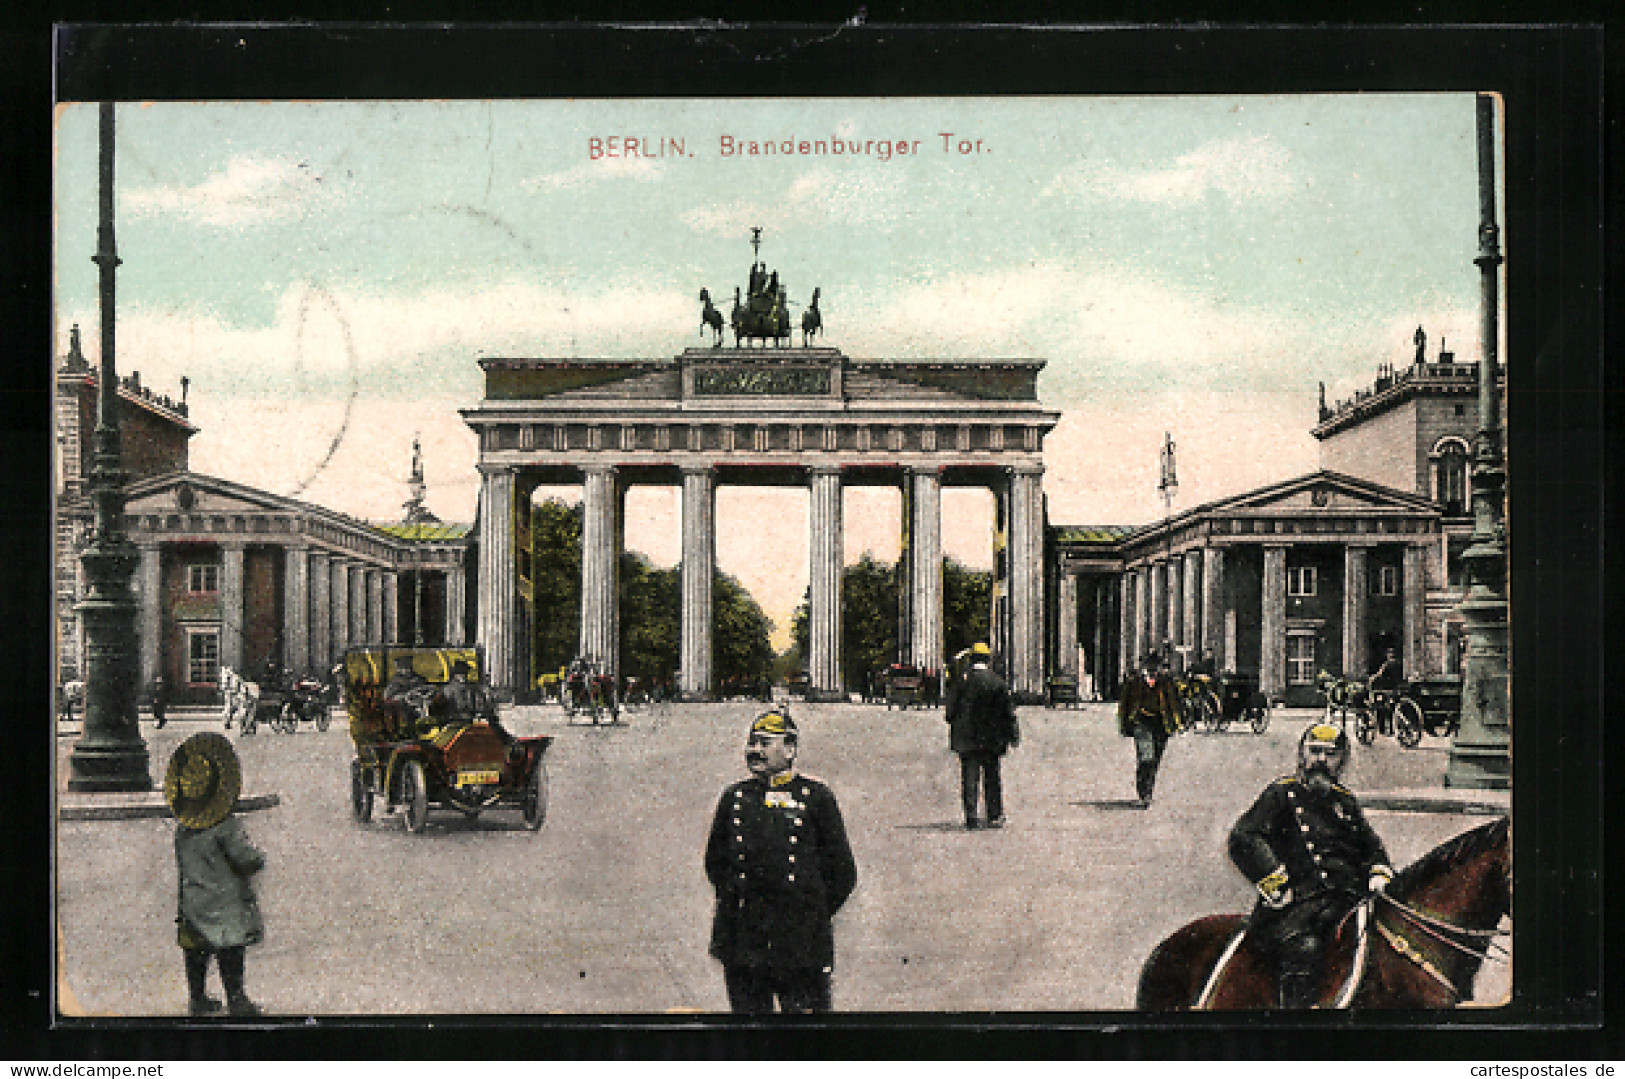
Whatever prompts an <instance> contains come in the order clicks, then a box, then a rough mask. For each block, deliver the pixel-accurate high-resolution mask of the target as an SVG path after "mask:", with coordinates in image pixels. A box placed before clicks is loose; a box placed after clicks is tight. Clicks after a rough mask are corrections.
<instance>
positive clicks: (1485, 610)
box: [1445, 94, 1512, 790]
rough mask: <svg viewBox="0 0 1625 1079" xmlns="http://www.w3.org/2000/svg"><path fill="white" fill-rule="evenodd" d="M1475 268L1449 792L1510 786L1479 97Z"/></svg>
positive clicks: (1494, 306)
mask: <svg viewBox="0 0 1625 1079" xmlns="http://www.w3.org/2000/svg"><path fill="white" fill-rule="evenodd" d="M1478 205H1479V226H1478V257H1477V258H1476V259H1474V260H1473V261H1474V262H1475V263H1477V264H1478V268H1479V271H1480V275H1481V278H1482V283H1483V300H1482V303H1483V321H1482V323H1481V329H1480V337H1481V343H1482V352H1483V355H1482V358H1481V359H1480V360H1479V363H1478V437H1477V439H1476V441H1475V444H1474V453H1473V459H1474V460H1473V536H1472V542H1471V544H1470V545H1469V546H1468V548H1467V550H1466V551H1464V552H1462V561H1463V562H1465V563H1466V565H1467V573H1468V580H1469V582H1470V584H1469V587H1468V591H1467V598H1466V600H1465V601H1463V603H1462V605H1461V612H1462V617H1463V619H1464V620H1465V621H1466V630H1467V661H1466V671H1465V673H1464V675H1463V677H1462V685H1461V728H1460V729H1459V730H1458V731H1457V732H1456V737H1455V739H1454V740H1453V741H1452V742H1451V745H1450V764H1449V767H1448V768H1447V770H1446V772H1445V785H1446V786H1448V787H1477V788H1480V789H1489V790H1505V789H1507V788H1508V787H1509V786H1510V784H1511V763H1512V762H1511V754H1510V747H1511V742H1512V738H1511V704H1510V700H1509V694H1508V686H1507V682H1508V675H1507V672H1508V663H1507V595H1506V566H1507V555H1506V529H1505V526H1504V524H1503V523H1502V520H1503V517H1502V510H1503V506H1504V505H1505V495H1506V471H1505V469H1504V467H1503V465H1502V460H1503V458H1502V452H1501V393H1500V386H1499V384H1498V382H1497V379H1498V377H1499V375H1500V371H1499V369H1498V367H1497V364H1496V354H1497V350H1498V347H1499V333H1498V322H1497V315H1498V311H1499V302H1498V281H1499V274H1500V267H1501V261H1502V260H1501V242H1500V230H1499V228H1498V227H1497V225H1496V222H1495V99H1494V98H1493V97H1491V96H1490V95H1488V94H1480V95H1479V96H1478Z"/></svg>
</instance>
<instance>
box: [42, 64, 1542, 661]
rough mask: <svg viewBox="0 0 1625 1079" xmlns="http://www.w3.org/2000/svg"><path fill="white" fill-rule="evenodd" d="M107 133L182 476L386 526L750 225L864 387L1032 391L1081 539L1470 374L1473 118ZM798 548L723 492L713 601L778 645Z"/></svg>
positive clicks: (1097, 115)
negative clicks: (171, 410) (751, 602)
mask: <svg viewBox="0 0 1625 1079" xmlns="http://www.w3.org/2000/svg"><path fill="white" fill-rule="evenodd" d="M115 112H116V141H115V157H116V189H117V190H116V200H115V218H116V230H117V245H118V254H119V256H120V258H121V259H122V265H121V266H120V267H119V273H118V320H119V321H118V327H119V336H118V345H117V347H118V356H117V362H118V368H119V370H120V372H121V373H127V372H130V371H139V372H140V375H141V380H142V382H143V383H144V384H146V385H149V386H152V387H153V388H155V389H156V390H158V392H160V393H167V394H170V395H171V396H178V395H179V389H180V379H181V377H182V376H183V375H184V376H186V377H187V378H188V379H189V380H190V388H189V391H188V402H189V405H190V407H191V419H192V421H193V422H194V423H196V424H197V425H198V426H199V427H201V431H200V432H199V433H198V434H197V436H196V437H195V438H194V439H193V440H192V444H191V464H192V468H193V469H194V470H195V471H198V472H203V473H207V474H210V475H217V476H222V477H226V478H229V479H233V480H236V481H239V482H243V483H248V484H251V485H253V486H257V487H260V488H263V489H265V490H268V491H272V492H275V493H278V494H283V495H291V496H294V497H298V498H302V499H306V500H308V501H312V502H316V503H319V504H322V505H326V506H329V507H331V508H333V509H337V510H340V511H343V512H346V513H349V514H352V515H354V516H357V517H360V518H363V519H367V520H373V521H389V520H396V519H399V517H400V514H401V504H402V502H403V501H404V500H405V499H406V497H407V490H406V478H407V472H408V469H409V463H410V455H411V443H412V440H413V439H414V438H419V439H421V441H422V445H423V453H424V465H425V473H426V479H427V484H428V495H427V504H428V506H429V508H430V509H431V510H432V511H434V512H435V513H436V514H438V515H439V516H440V517H441V518H443V519H445V520H452V521H465V522H467V521H472V520H473V517H474V510H475V501H476V494H477V488H478V483H477V474H476V472H475V470H474V463H475V460H476V456H477V452H476V446H475V440H474V438H473V434H472V432H471V431H470V430H469V428H468V427H467V426H466V425H465V424H464V423H463V421H462V419H461V417H460V416H459V415H458V412H457V410H458V409H459V408H466V407H470V406H473V405H475V404H476V403H478V401H479V399H480V396H481V390H482V384H481V373H480V370H479V368H478V366H477V361H478V359H479V358H480V357H482V356H509V357H511V356H532V357H561V358H579V357H656V358H669V357H671V356H674V355H676V354H677V353H679V352H681V351H682V350H683V349H684V348H687V347H690V346H694V345H698V344H701V343H702V339H701V337H700V334H699V327H700V319H699V313H700V305H699V302H698V299H697V297H698V293H699V290H700V288H702V287H704V288H708V289H709V290H710V291H711V293H712V295H713V296H721V297H726V296H729V295H731V294H732V291H733V288H735V287H743V286H744V285H745V283H746V274H747V271H748V269H749V266H750V262H751V259H752V255H751V249H750V230H751V228H752V227H761V228H762V249H761V256H762V260H763V261H764V262H766V263H767V264H768V266H769V267H770V268H772V269H776V270H777V271H778V272H779V276H780V280H781V282H782V283H783V284H784V285H785V287H786V288H787V290H788V292H789V297H790V300H791V301H792V303H798V304H805V303H806V302H807V300H808V299H809V298H810V296H811V293H812V290H813V289H814V288H815V287H816V288H818V289H820V290H821V291H820V304H819V307H820V311H821V313H822V315H823V319H824V329H825V340H824V342H823V344H825V345H827V346H830V347H834V348H838V349H840V350H842V351H843V352H845V353H846V354H847V355H849V356H853V357H857V358H865V359H887V358H898V359H915V358H983V359H993V358H1012V357H1015V358H1039V359H1043V360H1045V361H1046V363H1047V366H1046V367H1045V369H1044V371H1043V373H1042V375H1041V376H1040V379H1039V396H1040V400H1041V402H1042V404H1043V405H1044V406H1045V407H1047V408H1051V409H1055V410H1058V411H1060V412H1061V414H1062V417H1061V420H1060V422H1059V424H1058V425H1057V426H1056V428H1055V430H1054V431H1053V432H1052V433H1051V435H1050V436H1049V437H1048V439H1047V440H1046V442H1045V445H1044V462H1045V469H1046V471H1045V475H1044V491H1045V495H1046V496H1047V499H1048V511H1049V517H1050V520H1051V521H1052V522H1053V523H1057V524H1141V523H1146V522H1148V521H1152V520H1155V519H1156V518H1157V517H1159V516H1160V515H1161V514H1162V513H1163V507H1162V502H1161V499H1160V497H1159V496H1158V493H1157V489H1156V485H1157V478H1158V452H1159V450H1160V448H1161V445H1162V441H1163V438H1164V435H1165V433H1166V434H1168V435H1171V436H1172V437H1173V439H1174V441H1175V444H1176V447H1177V465H1178V475H1179V481H1180V487H1179V493H1178V497H1177V500H1176V502H1175V509H1176V510H1177V509H1178V508H1180V507H1183V506H1191V505H1196V504H1198V503H1201V502H1206V501H1209V500H1212V499H1215V498H1221V497H1224V496H1226V495H1231V494H1237V493H1240V492H1242V491H1245V490H1248V489H1251V488H1253V487H1257V486H1260V485H1262V484H1265V483H1271V482H1274V481H1277V480H1281V479H1285V478H1288V477H1290V476H1294V475H1298V474H1301V473H1304V472H1308V471H1312V470H1313V469H1315V468H1316V467H1318V452H1317V443H1316V442H1315V440H1314V439H1313V438H1312V437H1311V436H1310V435H1309V429H1310V428H1311V427H1312V426H1314V424H1315V422H1316V418H1317V417H1316V407H1317V400H1318V387H1319V384H1320V383H1322V382H1324V383H1325V385H1326V392H1327V396H1328V398H1329V399H1330V400H1332V401H1334V402H1335V401H1336V400H1338V399H1341V398H1343V397H1347V396H1350V395H1352V393H1353V392H1354V390H1355V389H1357V388H1363V387H1366V386H1369V384H1370V382H1371V380H1372V378H1373V377H1374V376H1375V374H1376V370H1377V367H1378V365H1379V364H1382V363H1394V364H1400V365H1403V364H1408V363H1409V362H1410V360H1411V358H1412V356H1413V354H1414V344H1413V342H1412V334H1413V333H1414V331H1415V329H1416V327H1417V326H1418V325H1421V326H1422V327H1424V328H1425V330H1426V332H1427V334H1428V338H1429V344H1428V351H1429V354H1430V357H1431V355H1432V354H1433V353H1436V352H1437V350H1438V347H1439V342H1440V340H1441V338H1443V339H1444V340H1446V341H1447V342H1448V347H1449V348H1450V350H1451V351H1453V352H1454V353H1455V354H1456V358H1457V359H1458V360H1459V361H1464V362H1472V361H1475V360H1476V359H1477V358H1478V355H1479V342H1478V323H1479V317H1480V316H1479V289H1480V277H1479V270H1478V268H1477V267H1476V266H1475V265H1474V264H1473V262H1472V259H1473V257H1474V255H1476V253H1477V246H1476V245H1477V227H1478V213H1479V211H1478V192H1477V156H1476V153H1477V151H1476V145H1475V126H1474V99H1473V96H1472V95H1470V94H1411V95H1405V94H1390V95H1383V94H1358V95H1300V96H1269V97H1221V96H1203V97H1166V98H1158V97H1144V98H1081V97H1080V98H1063V97H1033V98H930V99H897V98H891V99H756V100H733V101H729V100H715V99H712V100H704V101H684V100H662V101H651V100H576V101H565V100H554V101H490V102H486V101H403V102H309V103H303V102H219V103H212V102H164V103H148V104H142V103H128V104H120V105H118V106H117V107H116V110H115ZM629 140H630V141H631V142H632V143H633V145H634V146H635V147H636V149H637V150H638V151H639V152H638V153H637V154H635V155H629V154H628V153H627V152H626V144H627V142H628V141H629ZM786 140H790V143H789V149H791V150H792V151H798V150H799V149H800V144H801V143H803V142H805V143H807V144H809V148H815V147H813V146H812V144H814V143H815V141H817V140H822V141H823V142H824V143H825V144H826V145H833V144H834V143H835V142H837V141H838V142H839V143H840V145H841V146H842V147H843V149H845V150H846V151H847V152H843V153H841V154H839V155H835V154H833V153H825V154H821V155H820V154H815V153H806V154H803V153H800V152H792V153H789V154H785V153H782V152H777V151H782V150H783V149H784V148H785V145H786ZM769 142H771V143H772V144H773V147H774V150H775V151H776V152H774V153H772V154H768V153H766V152H764V148H765V146H766V144H767V143H769ZM752 144H754V149H755V150H756V151H757V152H755V153H752V152H751V150H752V149H753V146H752ZM899 146H903V147H906V149H903V150H901V151H900V150H899ZM96 147H97V108H96V106H95V105H93V104H75V105H63V106H60V107H59V109H58V112H57V115H56V139H55V169H54V183H55V224H56V262H55V286H56V303H55V309H56V313H57V325H56V328H55V329H56V339H57V353H58V356H59V357H60V356H61V355H64V354H65V353H66V351H67V342H68V334H69V327H70V326H71V325H73V324H75V323H77V324H79V325H80V327H81V329H82V332H83V335H84V347H85V352H86V354H87V355H88V356H89V357H90V358H91V359H92V360H93V361H94V360H95V359H96V358H97V356H99V340H98V325H99V318H98V314H97V277H96V267H95V266H94V264H93V263H92V262H91V256H92V255H93V254H95V251H96V215H97V198H96V175H97V173H96V166H97V158H96ZM730 150H731V151H732V152H731V153H730V152H729V151H730ZM854 151H855V152H854ZM1497 175H1498V176H1499V175H1501V172H1500V170H1499V169H1498V171H1497ZM1500 201H1504V200H1498V203H1499V202H1500ZM1515 244H1516V237H1508V238H1507V242H1506V245H1505V249H1506V250H1507V252H1508V256H1509V257H1515ZM1503 294H1504V293H1503ZM724 306H725V304H724ZM1502 324H1503V325H1504V319H1503V323H1502ZM546 493H556V494H559V495H562V496H565V497H570V496H571V492H569V491H557V492H544V494H546ZM899 506H900V502H899V500H898V498H897V496H896V495H895V494H893V493H890V492H886V491H873V490H865V491H862V492H857V493H851V494H850V497H849V500H848V504H847V514H846V516H847V521H846V526H847V536H846V547H847V555H848V558H849V559H853V560H855V559H856V558H857V557H859V556H861V554H862V553H863V552H864V551H871V552H873V553H875V554H876V555H877V556H879V557H881V558H883V559H888V560H889V559H893V558H895V557H896V549H897V533H898V528H897V514H898V512H899ZM627 512H628V524H627V546H628V547H629V548H633V549H638V550H642V551H644V552H645V553H646V554H648V555H649V556H650V557H651V558H652V559H653V560H654V561H656V562H657V563H658V564H663V565H670V564H672V563H674V562H675V561H676V558H677V547H676V536H677V535H678V529H677V519H678V512H679V511H678V494H677V492H676V490H675V489H672V490H664V489H658V490H653V491H638V492H635V493H634V495H633V496H632V498H631V499H630V501H629V503H628V511H627ZM806 514H807V508H806V496H805V494H804V493H802V492H797V491H784V490H772V491H769V490H748V489H740V490H733V489H724V490H723V491H722V492H721V494H720V495H719V504H718V563H719V566H720V568H721V569H723V570H724V571H726V572H729V573H732V574H734V575H735V576H737V577H739V578H740V579H741V580H742V582H743V583H744V584H745V585H746V586H747V587H748V588H750V589H751V591H752V592H753V594H755V595H756V596H757V598H758V599H759V600H760V601H761V602H762V604H763V606H764V608H765V609H766V610H767V613H768V614H769V616H770V617H772V618H774V619H775V621H776V623H777V625H778V631H777V633H776V634H775V640H776V641H777V643H779V644H781V645H782V644H783V643H785V641H786V640H787V634H788V627H789V614H790V611H791V609H793V607H794V605H795V603H796V602H798V601H799V600H800V598H801V595H802V592H803V591H804V589H805V588H806V552H807V536H806V529H807V516H806ZM990 523H991V501H990V499H989V498H988V496H986V495H985V493H981V492H958V491H950V492H946V493H945V497H944V544H945V548H946V550H947V552H948V553H949V554H950V555H952V556H954V557H956V558H959V559H960V560H961V561H962V562H965V563H967V564H969V565H972V566H978V567H985V566H986V565H987V564H988V563H989V561H990V557H989V550H990V542H991V541H990V537H989V528H990Z"/></svg>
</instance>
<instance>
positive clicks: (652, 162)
mask: <svg viewBox="0 0 1625 1079" xmlns="http://www.w3.org/2000/svg"><path fill="white" fill-rule="evenodd" d="M664 175H665V166H664V165H663V164H661V162H660V161H658V160H656V159H653V158H647V157H601V158H599V159H598V160H597V161H584V162H582V163H581V164H579V165H577V166H575V167H574V168H570V169H565V170H564V171H563V172H549V173H545V174H543V175H541V176H532V177H530V178H529V179H525V180H520V181H519V186H520V187H521V188H524V189H525V190H527V191H556V190H559V189H561V188H568V187H581V186H583V185H586V184H593V183H598V182H600V181H602V180H638V181H640V182H642V183H652V182H654V181H655V180H658V179H660V178H661V177H662V176H664Z"/></svg>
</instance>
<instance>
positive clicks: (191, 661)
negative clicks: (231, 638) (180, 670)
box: [186, 629, 220, 685]
mask: <svg viewBox="0 0 1625 1079" xmlns="http://www.w3.org/2000/svg"><path fill="white" fill-rule="evenodd" d="M186 680H187V681H188V682H190V683H192V684H193V685H213V684H214V683H216V682H218V681H219V680H220V631H219V630H213V629H194V630H188V631H187V632H186Z"/></svg>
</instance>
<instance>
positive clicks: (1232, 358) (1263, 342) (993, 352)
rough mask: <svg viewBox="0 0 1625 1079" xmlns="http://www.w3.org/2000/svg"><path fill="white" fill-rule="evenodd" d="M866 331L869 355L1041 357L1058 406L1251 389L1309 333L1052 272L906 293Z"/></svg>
mask: <svg viewBox="0 0 1625 1079" xmlns="http://www.w3.org/2000/svg"><path fill="white" fill-rule="evenodd" d="M829 317H830V316H826V320H828V318H829ZM866 326H867V327H868V330H867V334H866V337H865V341H864V344H865V346H866V348H868V349H870V350H872V353H867V352H866V354H877V355H885V354H902V355H935V356H943V355H969V356H975V355H982V356H1015V355H1023V356H1039V357H1044V358H1048V359H1050V360H1051V361H1052V369H1051V371H1050V372H1049V373H1048V374H1046V376H1045V387H1046V392H1047V393H1055V392H1057V391H1060V397H1061V399H1062V400H1067V399H1070V398H1072V397H1074V396H1076V394H1077V393H1078V392H1080V391H1081V388H1082V387H1083V386H1085V385H1087V384H1091V383H1100V382H1106V383H1121V382H1129V383H1133V382H1138V381H1144V380H1147V379H1182V380H1193V381H1195V382H1197V383H1198V384H1202V385H1205V386H1211V385H1213V384H1215V383H1224V382H1228V381H1233V380H1234V379H1235V378H1238V377H1239V378H1243V379H1256V378H1258V377H1260V376H1261V375H1267V374H1268V372H1270V371H1271V370H1276V369H1279V368H1280V367H1281V365H1283V364H1285V363H1288V362H1290V361H1291V360H1292V359H1293V358H1294V357H1296V356H1299V355H1301V354H1302V350H1304V349H1306V348H1308V347H1309V341H1310V340H1311V339H1312V337H1311V334H1312V332H1313V331H1312V328H1309V327H1306V326H1304V325H1301V324H1299V323H1297V322H1294V321H1293V320H1290V319H1288V318H1285V317H1283V316H1281V315H1279V314H1277V313H1275V312H1273V311H1270V310H1267V309H1260V308H1253V307H1246V306H1241V305H1236V304H1230V303H1226V302H1223V301H1222V300H1220V299H1216V298H1214V297H1211V296H1206V295H1202V294H1200V293H1194V292H1190V291H1182V290H1179V289H1176V288H1173V287H1172V286H1170V285H1168V284H1166V283H1164V282H1162V281H1159V280H1157V279H1155V278H1153V277H1149V276H1146V275H1144V274H1141V273H1137V272H1133V271H1127V270H1122V269H1117V268H1113V267H1109V266H1100V267H1097V268H1094V269H1081V268H1078V267H1076V266H1071V265H1066V264H1060V263H1032V264H1029V265H1027V266H1023V267H1018V268H1014V269H1009V270H997V271H992V272H989V273H982V274H954V275H949V276H946V277H943V278H940V279H937V280H934V281H926V282H920V283H917V284H913V285H910V286H905V287H904V288H902V289H900V290H899V291H898V293H897V294H896V295H894V296H892V297H890V298H889V299H888V300H887V301H886V302H885V303H884V304H883V305H882V306H881V307H880V308H879V310H878V311H877V312H876V314H875V316H874V317H873V318H872V319H866Z"/></svg>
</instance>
